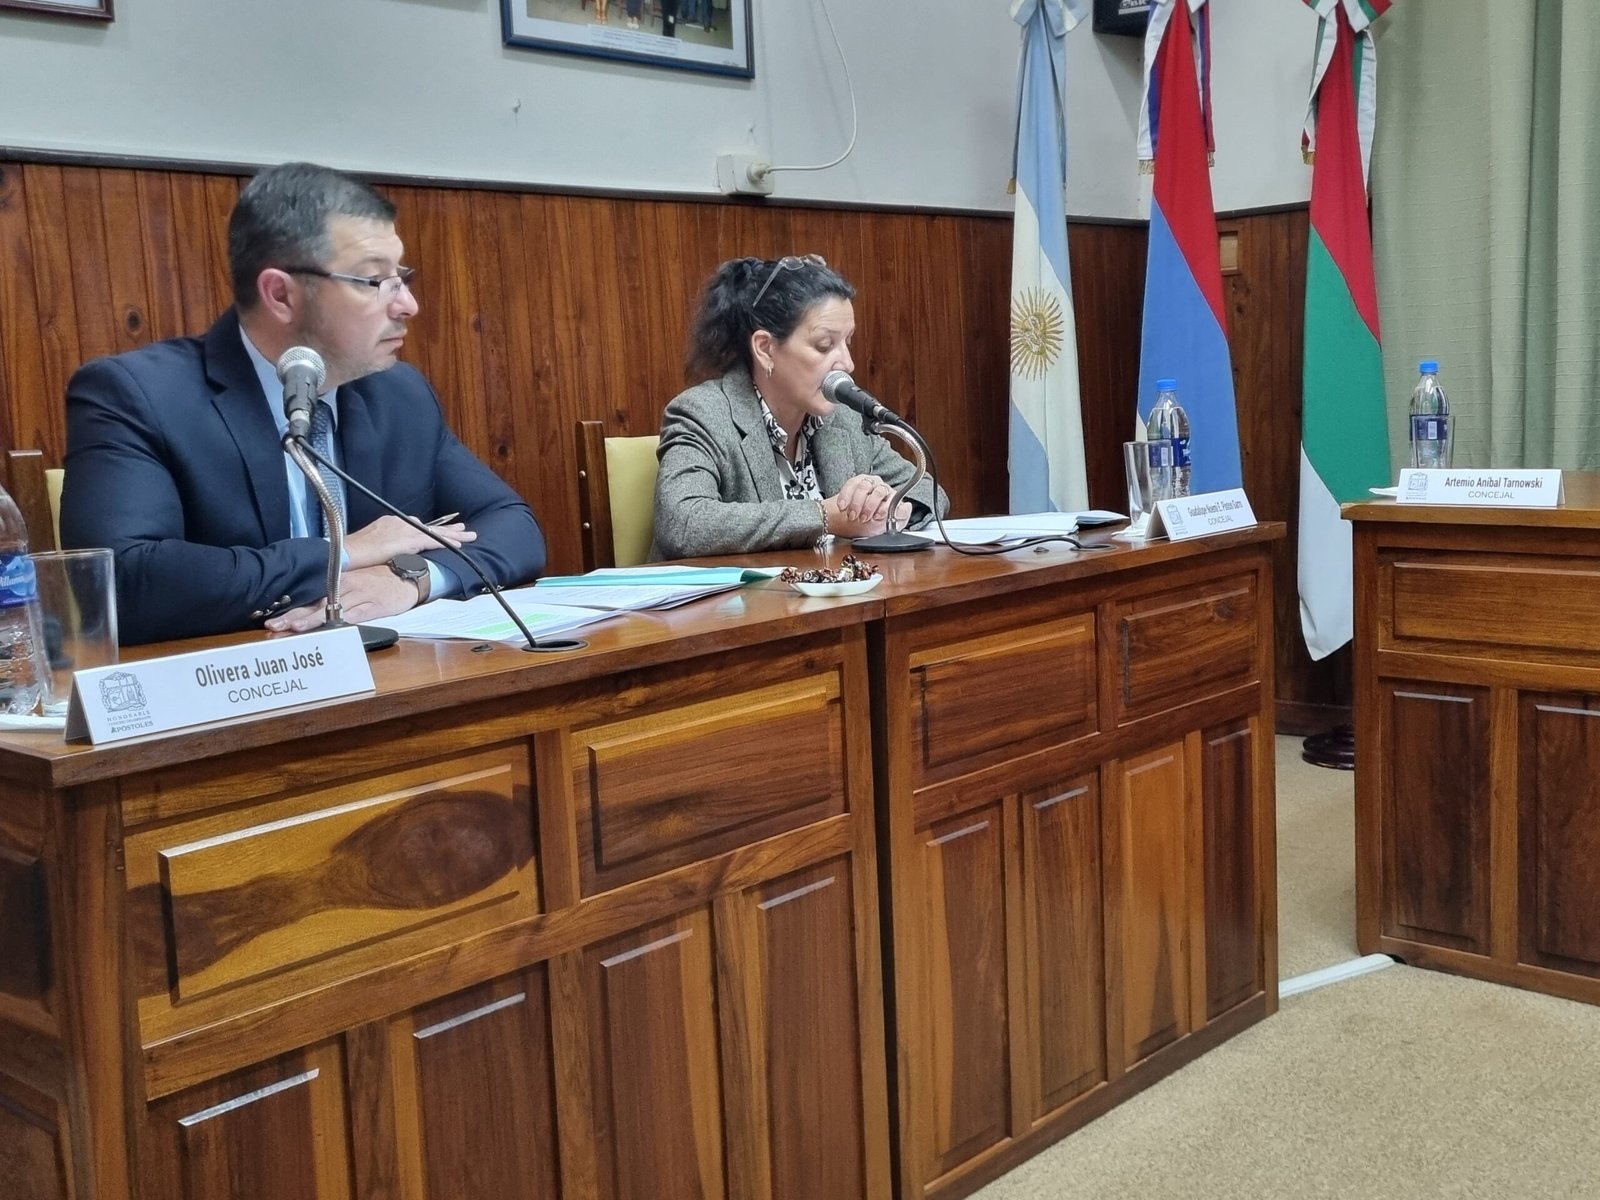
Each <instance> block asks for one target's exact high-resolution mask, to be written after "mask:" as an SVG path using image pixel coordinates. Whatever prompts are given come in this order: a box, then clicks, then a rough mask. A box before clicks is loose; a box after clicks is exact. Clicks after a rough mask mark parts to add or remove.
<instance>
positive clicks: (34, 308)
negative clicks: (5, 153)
mask: <svg viewBox="0 0 1600 1200" xmlns="http://www.w3.org/2000/svg"><path fill="white" fill-rule="evenodd" d="M26 177H27V176H26V172H25V171H24V170H23V168H22V167H21V166H19V165H17V164H14V163H6V164H0V387H4V388H5V396H4V398H3V400H4V402H3V403H0V434H3V435H4V437H5V441H6V445H8V446H11V447H13V448H35V447H42V446H46V445H48V446H53V447H60V446H61V445H62V444H63V443H64V442H65V440H66V436H65V432H64V428H63V427H64V425H65V420H64V417H63V414H62V412H61V405H60V404H59V402H56V401H55V400H54V398H53V397H51V396H50V393H49V384H48V380H47V375H46V368H45V359H46V357H47V354H48V350H47V347H46V346H45V344H44V340H43V338H42V336H41V329H40V323H39V311H38V299H37V285H36V283H35V282H34V257H33V222H32V219H31V217H30V209H29V204H28V195H27V189H26V186H25V180H26ZM58 452H59V451H58Z"/></svg>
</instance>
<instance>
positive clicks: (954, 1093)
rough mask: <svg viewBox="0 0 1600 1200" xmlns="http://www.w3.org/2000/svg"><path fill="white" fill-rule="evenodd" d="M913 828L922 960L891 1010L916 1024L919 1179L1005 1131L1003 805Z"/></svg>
mask: <svg viewBox="0 0 1600 1200" xmlns="http://www.w3.org/2000/svg"><path fill="white" fill-rule="evenodd" d="M915 836H916V843H917V847H918V850H919V855H918V859H917V863H916V866H917V877H918V878H919V879H920V881H921V887H920V899H921V905H922V911H921V912H920V913H918V914H916V915H915V917H913V918H912V920H913V921H915V923H916V926H917V932H918V937H919V941H920V951H921V964H920V970H919V971H918V972H916V973H915V974H914V975H913V976H912V978H911V979H910V980H908V981H907V982H908V983H909V984H910V987H911V994H910V995H908V996H906V997H904V998H902V999H901V1000H900V1010H901V1015H902V1022H903V1023H904V1021H905V1019H906V1018H907V1017H909V1018H910V1020H911V1023H912V1025H913V1026H914V1028H915V1029H916V1030H917V1031H918V1033H917V1034H913V1035H911V1036H913V1037H917V1040H918V1041H920V1042H921V1045H920V1046H919V1047H917V1048H916V1049H915V1050H913V1051H911V1053H912V1055H913V1060H914V1061H915V1062H917V1063H920V1064H923V1067H922V1070H921V1072H920V1078H918V1079H917V1080H915V1081H914V1082H913V1083H912V1085H911V1086H913V1087H914V1088H916V1104H917V1106H918V1109H919V1111H920V1113H921V1114H922V1125H923V1130H924V1134H923V1137H924V1145H923V1149H924V1161H923V1162H922V1163H919V1164H915V1165H914V1166H911V1167H909V1168H908V1169H911V1170H916V1171H919V1172H920V1174H919V1175H918V1178H919V1179H920V1180H922V1181H923V1182H924V1183H927V1182H930V1181H932V1180H934V1179H936V1178H937V1177H938V1176H940V1175H943V1174H945V1173H946V1172H947V1171H950V1170H952V1169H953V1168H955V1167H957V1166H959V1165H960V1164H961V1163H963V1162H965V1161H966V1160H967V1159H969V1158H971V1157H973V1155H975V1154H977V1153H979V1152H980V1151H982V1150H984V1149H985V1148H987V1147H989V1146H992V1145H994V1144H995V1143H996V1142H998V1141H1000V1140H1001V1139H1002V1138H1004V1137H1006V1136H1007V1135H1008V1133H1009V1132H1010V1124H1011V1121H1010V1104H1011V1101H1010V1096H1011V1069H1010V1036H1009V1029H1008V1021H1009V1017H1010V1012H1009V1008H1008V1006H1007V978H1006V976H1007V970H1008V966H1009V964H1008V962H1007V948H1008V945H1009V943H1008V941H1007V938H1006V924H1007V921H1006V889H1007V880H1006V874H1005V872H1006V853H1005V840H1006V839H1005V836H1004V820H1003V804H1002V802H1001V801H1000V800H998V799H996V800H994V801H992V802H990V803H988V804H985V805H984V806H982V807H980V808H974V809H971V810H969V811H967V812H963V813H959V814H957V815H955V816H952V817H949V818H947V819H945V820H941V821H936V822H935V823H934V824H933V825H931V826H929V827H928V828H926V829H923V830H919V831H918V832H917V834H916V835H915ZM919 1035H920V1036H919ZM902 1036H906V1035H905V1034H904V1033H903V1034H902Z"/></svg>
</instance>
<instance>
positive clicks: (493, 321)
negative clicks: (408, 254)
mask: <svg viewBox="0 0 1600 1200" xmlns="http://www.w3.org/2000/svg"><path fill="white" fill-rule="evenodd" d="M471 202H472V241H471V244H472V245H473V246H474V247H475V248H476V250H477V259H476V262H475V272H474V289H475V292H476V298H477V304H476V306H475V308H474V311H473V314H472V329H473V333H474V335H475V339H476V341H477V347H478V358H479V370H480V371H481V374H482V379H483V400H484V406H485V408H486V410H487V411H486V419H485V422H484V425H485V435H486V437H487V438H488V449H489V453H488V454H487V456H486V459H485V461H487V462H488V463H489V464H490V465H491V466H493V467H494V468H495V470H497V471H498V472H500V474H501V475H502V476H503V477H504V478H506V479H517V480H519V481H520V480H522V479H525V478H528V477H530V476H531V475H532V472H531V471H529V470H528V469H527V468H526V467H525V466H524V461H525V456H524V454H523V453H522V452H521V446H520V444H519V442H520V438H519V436H518V434H519V431H520V429H521V428H522V416H523V414H525V413H528V412H530V411H531V410H532V409H533V374H532V371H531V370H530V369H529V366H528V365H527V364H528V360H529V359H530V358H532V353H531V351H530V349H529V343H530V341H531V336H532V331H531V330H530V329H529V327H528V321H527V314H528V312H529V305H528V278H527V276H526V275H525V274H524V273H523V272H522V270H521V269H520V268H521V259H522V238H521V232H522V231H521V228H520V226H519V225H518V224H516V216H517V207H516V197H514V196H507V195H504V194H500V193H495V192H473V193H472V194H471ZM513 364H515V365H513ZM528 440H529V443H530V447H531V443H532V441H533V438H532V436H531V434H530V436H529V439H528ZM530 453H531V450H530ZM519 490H520V488H519Z"/></svg>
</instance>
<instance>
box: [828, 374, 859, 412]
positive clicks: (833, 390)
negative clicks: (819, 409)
mask: <svg viewBox="0 0 1600 1200" xmlns="http://www.w3.org/2000/svg"><path fill="white" fill-rule="evenodd" d="M853 383H855V380H853V379H851V378H850V375H849V373H848V372H846V371H829V372H828V373H827V374H826V375H824V376H823V377H822V394H823V396H825V397H826V398H827V399H828V402H829V403H830V404H843V403H844V401H843V400H842V399H840V397H839V389H840V388H841V387H843V386H844V385H845V384H853Z"/></svg>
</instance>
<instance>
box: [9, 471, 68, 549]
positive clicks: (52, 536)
mask: <svg viewBox="0 0 1600 1200" xmlns="http://www.w3.org/2000/svg"><path fill="white" fill-rule="evenodd" d="M65 477H66V472H64V471H63V470H62V469H61V468H60V467H50V468H46V467H45V465H44V455H43V454H41V453H40V452H39V451H37V450H11V451H8V452H7V453H6V480H7V487H6V490H7V491H9V492H10V493H11V498H12V499H13V500H15V501H16V502H17V507H18V508H19V509H21V510H22V519H23V520H24V521H26V522H27V523H28V548H29V549H30V550H59V549H60V548H61V481H62V480H63V479H64V478H65Z"/></svg>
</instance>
